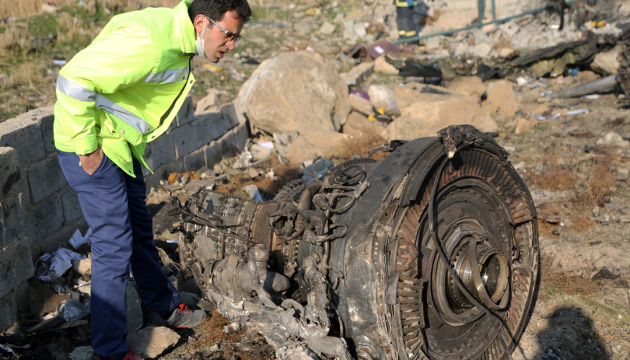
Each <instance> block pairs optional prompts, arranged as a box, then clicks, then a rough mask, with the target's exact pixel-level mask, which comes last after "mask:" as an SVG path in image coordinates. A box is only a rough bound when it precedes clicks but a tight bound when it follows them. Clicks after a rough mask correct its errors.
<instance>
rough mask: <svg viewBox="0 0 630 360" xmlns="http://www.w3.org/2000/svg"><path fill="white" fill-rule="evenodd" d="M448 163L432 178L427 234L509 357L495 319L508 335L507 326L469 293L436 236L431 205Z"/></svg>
mask: <svg viewBox="0 0 630 360" xmlns="http://www.w3.org/2000/svg"><path fill="white" fill-rule="evenodd" d="M448 161H449V158H448V157H445V158H444V160H443V161H442V163H441V164H440V166H439V168H438V171H437V173H436V175H435V177H434V181H433V187H432V190H431V196H430V197H429V204H428V206H429V232H430V233H431V237H432V239H433V241H435V243H436V245H437V248H438V253H439V254H440V256H441V257H442V260H443V261H444V262H446V265H447V269H448V271H449V273H450V274H451V277H452V278H453V279H455V280H456V282H457V286H458V287H459V288H460V290H461V291H462V292H463V293H464V295H465V296H466V298H467V299H468V300H469V301H470V302H471V303H472V304H473V305H475V307H476V308H478V309H481V310H483V311H484V312H485V313H486V314H487V315H488V316H490V322H491V324H492V327H493V328H494V331H495V332H496V333H497V335H498V337H499V341H500V342H501V346H503V349H504V350H505V354H506V355H507V356H508V357H509V356H510V351H509V347H508V346H507V344H506V343H505V339H503V335H502V334H501V332H500V330H499V328H498V327H497V324H496V322H495V319H498V320H499V322H500V323H501V324H502V325H503V327H504V328H505V329H506V331H508V333H509V329H508V328H507V325H506V324H505V322H504V321H503V319H501V317H500V316H499V315H498V314H496V313H495V312H494V311H492V310H490V309H488V308H487V307H486V306H484V305H483V304H481V303H480V302H478V301H477V299H475V298H474V296H473V295H472V294H471V293H470V291H469V290H468V288H466V286H465V285H464V283H463V282H462V279H461V278H460V277H459V275H458V274H457V271H455V269H454V268H453V266H452V265H451V260H450V259H449V257H448V255H447V254H446V251H445V250H444V244H442V240H441V239H440V237H439V236H438V234H437V229H436V228H435V219H434V218H433V204H434V202H435V198H436V197H437V188H438V185H439V183H440V176H441V175H442V171H443V170H444V167H446V164H447V163H448ZM469 246H470V245H469ZM427 355H428V356H430V355H429V354H427Z"/></svg>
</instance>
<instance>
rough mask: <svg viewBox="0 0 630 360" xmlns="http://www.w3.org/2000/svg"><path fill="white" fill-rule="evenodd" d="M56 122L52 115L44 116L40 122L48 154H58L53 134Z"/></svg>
mask: <svg viewBox="0 0 630 360" xmlns="http://www.w3.org/2000/svg"><path fill="white" fill-rule="evenodd" d="M54 122H55V116H54V115H53V114H52V113H51V114H50V115H46V116H43V117H42V118H41V120H40V128H41V130H42V137H43V138H44V150H45V151H46V154H50V153H53V152H54V153H56V152H57V149H56V148H55V139H54V133H53V124H54Z"/></svg>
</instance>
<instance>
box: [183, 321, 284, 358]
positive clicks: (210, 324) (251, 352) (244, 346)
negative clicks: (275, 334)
mask: <svg viewBox="0 0 630 360" xmlns="http://www.w3.org/2000/svg"><path fill="white" fill-rule="evenodd" d="M229 324H230V321H229V320H228V319H227V318H225V317H223V316H222V315H221V314H219V313H218V312H216V311H215V312H213V313H212V316H209V317H207V318H206V319H204V320H203V321H202V323H201V328H202V329H201V331H199V332H198V334H199V335H200V336H199V338H198V339H197V341H195V342H193V343H191V344H190V347H191V348H192V349H193V350H199V351H201V352H204V350H205V349H208V348H210V347H211V346H213V345H217V346H218V347H219V351H217V352H213V357H212V358H213V359H214V358H215V357H214V355H220V356H222V357H221V358H225V359H230V358H232V357H233V356H235V357H236V358H237V359H243V360H271V359H275V357H274V356H273V354H272V353H271V352H270V351H268V350H269V349H270V347H269V346H268V345H266V344H264V343H263V342H262V340H261V339H260V337H259V336H257V335H256V334H253V335H252V334H246V332H245V330H244V328H242V327H241V328H239V330H238V331H236V332H229V333H226V332H224V331H223V328H224V327H225V326H227V325H229Z"/></svg>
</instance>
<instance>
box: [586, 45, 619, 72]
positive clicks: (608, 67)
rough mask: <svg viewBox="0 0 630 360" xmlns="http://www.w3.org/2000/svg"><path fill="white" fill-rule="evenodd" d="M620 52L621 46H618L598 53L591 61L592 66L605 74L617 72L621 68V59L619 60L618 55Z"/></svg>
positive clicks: (596, 70)
mask: <svg viewBox="0 0 630 360" xmlns="http://www.w3.org/2000/svg"><path fill="white" fill-rule="evenodd" d="M620 52H621V47H619V46H618V47H616V48H614V49H613V50H610V51H608V52H601V53H598V54H597V55H595V58H594V59H593V62H592V63H591V68H592V69H593V70H594V71H595V72H597V73H599V74H601V75H603V76H608V75H611V74H616V73H617V69H618V68H619V60H617V57H618V56H619V53H620Z"/></svg>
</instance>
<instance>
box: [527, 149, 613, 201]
mask: <svg viewBox="0 0 630 360" xmlns="http://www.w3.org/2000/svg"><path fill="white" fill-rule="evenodd" d="M557 161H558V160H557ZM612 162H613V160H611V159H610V158H607V157H599V158H597V157H596V158H593V159H591V160H588V161H583V162H580V163H577V164H571V162H570V161H567V162H565V164H566V163H569V164H571V165H570V166H567V165H557V164H555V165H550V169H549V170H547V171H545V172H543V173H542V174H537V175H536V176H533V177H532V178H531V180H532V182H533V185H534V186H535V187H538V188H543V189H550V190H554V191H569V192H571V193H572V195H573V198H572V201H571V205H572V206H573V207H574V208H575V210H590V209H592V208H593V206H596V205H601V204H603V203H604V202H605V201H607V199H608V198H609V197H610V195H611V188H612V186H613V185H614V183H615V182H616V176H615V174H614V173H613V172H612V169H614V166H612V165H613V164H612Z"/></svg>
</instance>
